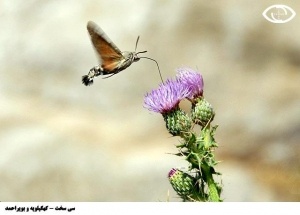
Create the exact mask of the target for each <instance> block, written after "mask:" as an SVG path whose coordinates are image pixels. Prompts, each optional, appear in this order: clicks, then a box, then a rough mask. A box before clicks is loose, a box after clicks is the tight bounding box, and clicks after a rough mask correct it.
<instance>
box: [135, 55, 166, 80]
mask: <svg viewBox="0 0 300 215" xmlns="http://www.w3.org/2000/svg"><path fill="white" fill-rule="evenodd" d="M144 52H147V51H144ZM144 52H140V53H144ZM140 58H146V59H148V60H152V61H154V62H155V63H156V66H157V68H158V72H159V76H160V79H161V82H162V83H164V80H163V78H162V75H161V72H160V69H159V65H158V63H157V61H156V60H154V59H152V58H150V57H140Z"/></svg>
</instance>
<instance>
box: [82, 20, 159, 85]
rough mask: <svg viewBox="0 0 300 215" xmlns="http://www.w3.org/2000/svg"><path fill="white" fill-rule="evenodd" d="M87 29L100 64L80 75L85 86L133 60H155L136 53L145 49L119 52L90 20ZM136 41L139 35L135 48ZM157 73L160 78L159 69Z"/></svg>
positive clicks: (115, 72)
mask: <svg viewBox="0 0 300 215" xmlns="http://www.w3.org/2000/svg"><path fill="white" fill-rule="evenodd" d="M87 30H88V32H89V35H90V37H91V41H92V43H93V46H94V48H95V50H96V52H97V54H98V57H99V60H100V64H99V65H97V66H94V67H93V68H91V69H90V71H89V73H88V74H87V75H84V76H82V83H83V84H84V85H86V86H88V85H91V84H92V83H93V79H94V78H95V77H97V76H99V75H104V76H107V77H106V78H109V77H111V76H113V75H115V74H117V73H119V72H121V71H122V70H124V69H126V68H127V67H129V66H130V65H131V64H132V63H133V62H137V61H139V60H140V59H141V58H147V59H149V60H153V61H155V60H154V59H152V58H148V57H140V56H139V55H138V54H141V53H146V52H147V51H141V52H136V51H134V52H128V51H125V52H121V51H120V49H119V48H118V47H117V46H116V45H115V44H114V43H113V42H112V41H111V39H109V37H108V36H107V35H106V34H105V32H104V31H103V30H102V29H101V28H100V27H99V26H98V25H97V24H96V23H94V22H92V21H89V22H88V24H87ZM138 41H139V37H138V38H137V41H136V44H135V50H136V48H137V44H138ZM155 63H156V65H157V67H158V70H159V66H158V63H157V62H156V61H155ZM159 74H160V78H161V80H162V76H161V73H160V70H159ZM162 82H163V80H162Z"/></svg>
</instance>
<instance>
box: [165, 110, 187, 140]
mask: <svg viewBox="0 0 300 215" xmlns="http://www.w3.org/2000/svg"><path fill="white" fill-rule="evenodd" d="M163 117H164V120H165V122H166V127H167V129H168V131H169V133H170V134H172V135H173V136H181V135H183V134H185V133H187V132H189V131H190V129H191V127H192V120H191V118H190V117H189V116H188V115H187V114H186V113H185V112H184V111H183V110H181V109H179V108H178V109H176V110H173V111H171V112H167V113H164V114H163Z"/></svg>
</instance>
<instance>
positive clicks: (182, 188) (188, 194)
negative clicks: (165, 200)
mask: <svg viewBox="0 0 300 215" xmlns="http://www.w3.org/2000/svg"><path fill="white" fill-rule="evenodd" d="M168 178H169V181H170V183H171V185H172V187H173V189H174V190H175V191H176V193H177V194H178V195H179V196H180V197H182V198H183V199H184V200H188V199H191V198H192V197H193V195H194V191H195V186H196V182H197V181H196V179H195V178H194V177H193V176H191V175H189V174H187V173H184V172H182V171H181V170H178V169H174V168H173V169H171V170H170V172H169V174H168Z"/></svg>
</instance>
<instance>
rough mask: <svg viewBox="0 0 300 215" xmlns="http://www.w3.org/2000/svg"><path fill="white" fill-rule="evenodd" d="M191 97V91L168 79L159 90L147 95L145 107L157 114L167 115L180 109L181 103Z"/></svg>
mask: <svg viewBox="0 0 300 215" xmlns="http://www.w3.org/2000/svg"><path fill="white" fill-rule="evenodd" d="M189 95H190V89H189V88H186V86H185V85H182V84H181V83H180V82H179V81H178V80H170V79H168V80H167V81H166V82H165V83H162V84H160V86H159V88H158V89H155V90H152V91H151V92H150V93H147V94H146V95H145V98H144V107H145V108H147V109H148V110H150V111H154V112H157V113H161V114H164V113H167V112H170V111H172V110H174V109H176V108H177V107H178V104H179V102H180V101H181V100H182V99H184V98H186V97H187V96H189Z"/></svg>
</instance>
